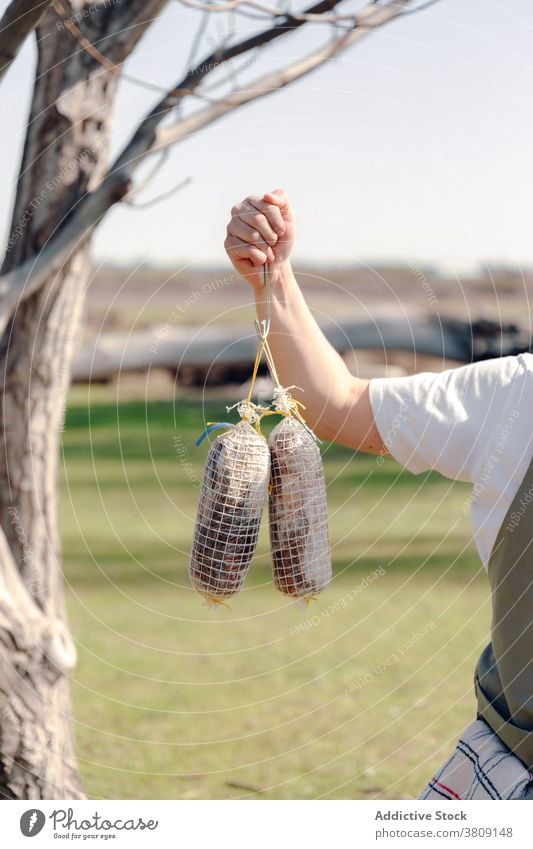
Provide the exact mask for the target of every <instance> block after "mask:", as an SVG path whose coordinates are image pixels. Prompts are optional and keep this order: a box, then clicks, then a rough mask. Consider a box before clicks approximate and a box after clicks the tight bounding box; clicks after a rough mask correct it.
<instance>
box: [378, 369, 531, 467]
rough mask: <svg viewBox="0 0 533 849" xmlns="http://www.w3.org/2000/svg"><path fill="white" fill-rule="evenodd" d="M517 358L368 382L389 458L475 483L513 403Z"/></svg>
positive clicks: (403, 464) (409, 465)
mask: <svg viewBox="0 0 533 849" xmlns="http://www.w3.org/2000/svg"><path fill="white" fill-rule="evenodd" d="M518 370H519V362H518V358H517V357H503V358H502V359H499V360H486V361H484V362H480V363H474V364H472V365H468V366H463V367H461V368H456V369H448V370H447V371H443V372H440V373H432V372H424V373H422V374H415V375H413V376H411V377H400V378H378V379H375V380H372V381H371V382H370V402H371V405H372V412H373V414H374V418H375V421H376V425H377V428H378V430H379V432H380V435H381V438H382V439H383V442H384V443H385V446H386V448H387V449H388V451H389V452H390V454H391V455H392V456H393V457H394V458H395V459H396V460H398V462H399V463H401V465H402V466H405V467H406V468H407V469H409V471H411V472H414V473H415V474H418V473H419V472H425V471H427V470H428V469H435V470H436V471H438V472H440V473H441V474H443V475H446V477H449V478H454V479H456V480H462V481H468V482H470V483H474V482H475V481H476V478H477V475H478V473H479V471H480V467H482V465H483V458H484V457H485V455H486V453H487V451H489V453H490V451H491V450H492V448H491V446H492V445H493V443H494V442H495V436H496V434H497V432H498V429H499V427H500V422H501V418H502V416H503V417H504V418H505V416H506V410H507V408H508V407H509V405H510V404H511V405H512V403H513V397H514V392H513V378H514V377H515V376H516V374H517V372H518Z"/></svg>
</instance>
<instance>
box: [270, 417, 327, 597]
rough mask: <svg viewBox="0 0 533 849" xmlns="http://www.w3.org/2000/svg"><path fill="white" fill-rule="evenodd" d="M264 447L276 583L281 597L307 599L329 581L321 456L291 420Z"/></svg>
mask: <svg viewBox="0 0 533 849" xmlns="http://www.w3.org/2000/svg"><path fill="white" fill-rule="evenodd" d="M268 446H269V448H270V463H271V477H270V496H269V502H268V503H269V518H270V545H271V549H272V561H273V571H274V583H275V585H276V587H277V588H278V590H280V591H281V592H282V593H284V594H285V595H288V596H292V597H293V598H294V597H296V598H310V597H312V596H314V595H316V594H317V593H320V592H321V591H322V590H323V589H325V588H326V587H327V585H328V583H329V582H330V580H331V555H330V547H329V531H328V514H327V501H326V483H325V479H324V469H323V466H322V457H321V455H320V450H319V448H318V446H317V445H316V443H315V441H314V439H313V437H312V436H311V435H310V434H309V433H308V432H307V431H306V430H305V428H304V427H303V426H302V425H301V424H300V422H299V421H298V420H297V419H295V418H293V417H292V416H286V417H285V418H284V419H283V420H282V421H281V422H280V423H279V424H278V425H277V426H276V427H275V428H274V430H273V431H272V433H271V434H270V437H269V440H268Z"/></svg>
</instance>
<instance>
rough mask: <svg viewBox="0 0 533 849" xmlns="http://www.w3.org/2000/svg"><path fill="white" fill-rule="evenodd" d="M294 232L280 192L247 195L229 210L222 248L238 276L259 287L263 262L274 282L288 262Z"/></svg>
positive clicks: (288, 207) (285, 199)
mask: <svg viewBox="0 0 533 849" xmlns="http://www.w3.org/2000/svg"><path fill="white" fill-rule="evenodd" d="M294 229H295V228H294V213H293V210H292V207H291V204H290V201H289V197H288V195H287V192H286V191H285V190H284V189H275V190H274V191H273V192H267V193H266V194H264V195H263V196H262V197H261V196H260V195H249V196H248V197H247V198H246V199H245V200H243V201H242V202H241V203H238V204H236V205H235V206H234V207H233V209H232V210H231V221H230V222H229V224H228V227H227V236H226V240H225V242H224V247H225V248H226V252H227V254H228V256H229V258H230V260H231V261H232V263H233V266H234V268H236V270H237V271H238V272H239V274H241V275H242V277H245V278H246V280H248V282H249V283H251V284H252V286H254V287H259V286H261V285H262V284H263V266H264V264H265V263H266V262H268V263H269V266H270V272H271V277H272V278H273V279H274V280H275V277H276V271H277V270H279V269H280V268H281V266H282V265H283V264H284V263H285V262H286V261H287V260H288V258H289V256H290V254H291V251H292V248H293V245H294Z"/></svg>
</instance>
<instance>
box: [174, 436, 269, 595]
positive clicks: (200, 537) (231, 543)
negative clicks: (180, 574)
mask: <svg viewBox="0 0 533 849" xmlns="http://www.w3.org/2000/svg"><path fill="white" fill-rule="evenodd" d="M269 470H270V459H269V451H268V446H267V443H266V440H265V439H264V438H263V437H262V436H260V435H259V434H258V433H257V432H256V431H255V430H254V428H253V427H252V426H251V425H250V424H248V423H247V422H244V421H241V422H239V424H237V425H235V426H234V427H232V428H231V429H230V430H228V431H227V432H226V433H224V434H222V436H218V437H217V438H216V439H215V440H214V441H213V444H212V446H211V448H210V450H209V453H208V456H207V460H206V465H205V471H204V477H203V480H202V487H201V492H200V502H199V505H198V514H197V518H196V525H195V529H194V536H193V544H192V549H191V556H190V562H189V576H190V580H191V583H192V585H193V587H195V589H197V590H198V592H200V593H201V594H202V595H203V596H204V597H205V598H206V599H207V600H208V602H211V603H213V604H216V603H217V602H218V603H220V602H223V600H224V599H226V598H229V597H230V596H232V595H234V594H235V593H237V592H238V591H239V590H240V589H241V587H242V585H243V583H244V579H245V578H246V574H247V572H248V567H249V566H250V562H251V560H252V557H253V555H254V552H255V549H256V545H257V538H258V535H259V525H260V523H261V513H262V510H263V505H264V502H265V499H266V496H267V492H268V481H269Z"/></svg>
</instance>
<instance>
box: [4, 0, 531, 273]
mask: <svg viewBox="0 0 533 849" xmlns="http://www.w3.org/2000/svg"><path fill="white" fill-rule="evenodd" d="M6 5H7V4H6V3H5V2H0V9H2V10H3V8H4V7H5V6H6ZM197 21H198V17H197V13H196V12H194V11H192V10H190V9H185V8H183V7H182V6H181V5H179V3H177V2H170V3H169V5H168V8H167V11H166V12H165V14H164V15H163V17H162V18H161V20H159V21H158V22H157V23H156V24H155V25H154V26H153V27H152V29H151V30H150V32H149V33H148V34H147V36H146V37H145V39H144V40H143V41H142V42H141V44H140V45H139V48H138V50H137V51H136V53H135V55H134V57H132V59H131V61H130V62H129V64H128V70H129V71H130V73H132V74H135V75H137V76H140V77H143V78H144V79H146V80H150V81H152V82H154V83H160V84H162V85H163V84H168V83H170V82H172V81H176V82H177V81H178V79H179V76H180V71H181V69H182V67H183V63H184V61H185V58H186V55H187V52H188V50H189V47H190V42H191V38H192V34H193V32H194V29H195V25H196V23H197ZM215 24H216V21H214V22H213V24H212V25H211V26H212V27H214V26H215ZM236 24H237V26H238V28H239V30H240V29H242V30H243V34H244V29H245V28H246V27H250V26H251V25H252V22H251V21H249V20H247V19H244V18H243V19H240V21H239V19H237V22H236ZM213 32H214V30H213ZM317 36H318V32H317V31H316V30H315V32H311V31H309V33H307V34H305V33H303V34H301V35H298V36H297V37H296V38H293V37H291V36H287V37H286V39H284V40H283V39H282V40H281V41H280V42H279V44H278V45H277V46H276V47H275V48H273V49H272V50H270V52H268V50H269V49H268V48H267V51H265V53H264V58H263V59H262V60H261V61H260V62H258V63H256V65H254V66H253V68H252V69H251V72H250V73H251V76H250V75H249V77H248V78H253V77H254V76H257V75H259V74H260V73H261V72H262V71H263V70H264V69H265V68H272V67H275V66H279V65H281V64H282V63H283V62H284V61H287V60H291V59H293V60H294V59H296V58H297V57H298V56H301V55H303V54H305V53H306V52H308V50H309V49H311V48H312V47H313V45H314V44H315V43H316V38H317ZM207 38H208V39H209V32H208V34H207ZM281 42H283V43H281ZM208 48H209V40H207V41H205V40H204V43H203V45H200V50H199V55H198V58H201V56H202V55H204V53H206V52H208ZM532 57H533V3H531V2H530V0H505V2H504V0H468V2H466V0H441V2H440V3H438V4H437V5H435V6H434V7H432V8H430V9H428V10H427V11H425V12H422V13H420V14H419V15H410V16H406V17H405V18H404V19H403V20H401V21H396V22H393V23H392V24H390V25H389V26H388V27H386V28H385V29H383V30H382V31H380V32H377V33H375V34H373V35H371V36H369V37H368V39H366V40H365V41H364V42H362V43H361V45H358V46H356V47H354V48H352V49H351V50H350V51H349V52H347V53H345V54H343V55H342V56H341V57H340V58H338V59H336V60H334V61H332V62H330V63H328V65H327V66H326V67H323V68H322V69H320V70H318V71H316V72H315V73H314V74H312V75H311V76H308V77H306V78H305V79H304V80H302V81H300V82H299V83H297V84H296V85H294V86H293V87H290V88H286V89H284V90H283V91H281V92H279V93H276V94H273V95H272V96H270V97H269V98H266V99H262V100H260V101H258V102H257V103H254V104H251V105H249V106H246V107H244V108H242V109H240V110H238V111H236V112H234V113H233V114H230V115H229V116H227V117H226V118H224V119H222V120H221V121H219V122H217V123H215V124H213V125H212V126H211V127H209V128H208V129H207V130H203V131H202V132H201V133H200V134H199V135H197V136H195V137H193V138H190V139H188V140H187V141H186V142H184V143H181V144H180V145H179V146H177V147H176V148H175V149H174V150H173V151H172V153H171V155H170V157H169V159H168V162H167V165H166V167H165V169H164V171H162V172H161V173H160V176H159V177H158V179H157V181H156V183H154V185H153V187H152V188H150V190H149V191H148V192H147V193H146V195H145V197H146V198H149V197H151V196H153V195H155V194H158V193H160V192H161V191H164V190H165V188H167V187H169V186H171V185H174V184H176V183H178V182H180V181H181V180H182V179H183V178H184V177H187V176H191V177H192V178H193V182H192V183H191V184H190V185H189V186H188V187H187V188H186V189H185V190H183V191H182V192H181V193H180V194H178V195H175V196H174V197H172V198H170V199H168V200H165V201H164V202H162V203H160V204H159V205H157V206H154V207H152V208H150V209H148V210H146V211H144V212H141V211H136V212H133V211H131V210H128V209H117V210H115V211H113V212H111V213H110V214H109V215H108V217H107V218H106V220H105V222H104V224H103V225H102V226H101V227H100V229H99V231H98V233H97V236H96V239H95V257H96V259H97V261H99V262H106V261H108V262H125V263H130V262H138V261H145V262H151V263H159V264H170V265H173V264H177V265H180V266H181V264H182V263H183V262H184V261H186V262H192V263H194V264H195V265H200V266H202V265H213V264H219V263H221V262H224V261H225V255H224V252H223V247H222V243H223V240H224V235H225V226H226V223H227V219H228V212H229V209H230V207H231V206H232V204H233V203H234V202H236V201H237V200H240V199H241V198H242V197H244V196H245V195H246V194H248V193H250V192H263V191H266V190H269V189H271V188H274V187H276V186H284V187H285V188H286V189H287V190H288V191H289V193H290V195H291V197H292V200H293V204H294V206H295V208H296V212H297V220H298V242H297V249H296V260H297V261H300V262H318V263H328V262H335V263H350V262H357V261H361V260H362V261H368V262H377V261H379V262H400V263H407V262H416V263H419V264H422V263H432V264H436V265H438V266H441V267H442V268H443V269H446V270H448V271H450V270H456V271H464V270H465V269H468V268H472V267H476V266H478V265H479V264H484V263H486V262H490V263H498V264H505V265H513V266H514V265H518V266H533V240H532V236H531V229H532V228H531V212H530V209H531V201H530V194H531V187H532V184H533V165H532V154H531V145H532V138H533V97H532V92H533V61H532ZM33 65H34V47H33V45H32V44H30V43H28V44H27V45H26V46H25V48H24V50H23V52H22V53H21V55H20V56H19V57H18V59H17V61H16V63H15V65H14V66H13V67H12V68H11V69H10V71H9V73H8V75H7V77H6V78H5V80H4V83H3V85H2V86H1V88H0V168H1V172H2V175H3V184H4V203H3V204H2V206H1V209H0V228H1V230H2V234H3V236H5V234H6V232H7V226H8V221H9V211H10V199H11V195H12V191H13V186H14V181H15V178H16V163H17V161H18V158H19V156H20V147H21V143H22V133H23V129H24V123H25V118H26V115H27V110H28V101H29V95H30V82H31V77H32V73H33ZM154 98H157V95H153V94H151V93H149V92H147V91H144V90H142V89H138V88H136V87H135V86H133V85H131V84H130V83H123V84H121V90H120V96H119V102H118V108H117V112H116V120H115V131H116V139H115V149H116V148H117V147H118V145H119V143H120V141H124V140H125V139H126V138H127V136H128V135H129V134H130V132H131V130H132V128H133V126H134V125H135V122H136V120H137V119H138V117H139V116H140V115H142V114H143V112H144V111H146V110H147V109H148V108H149V106H150V104H151V103H152V102H153V101H154Z"/></svg>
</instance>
